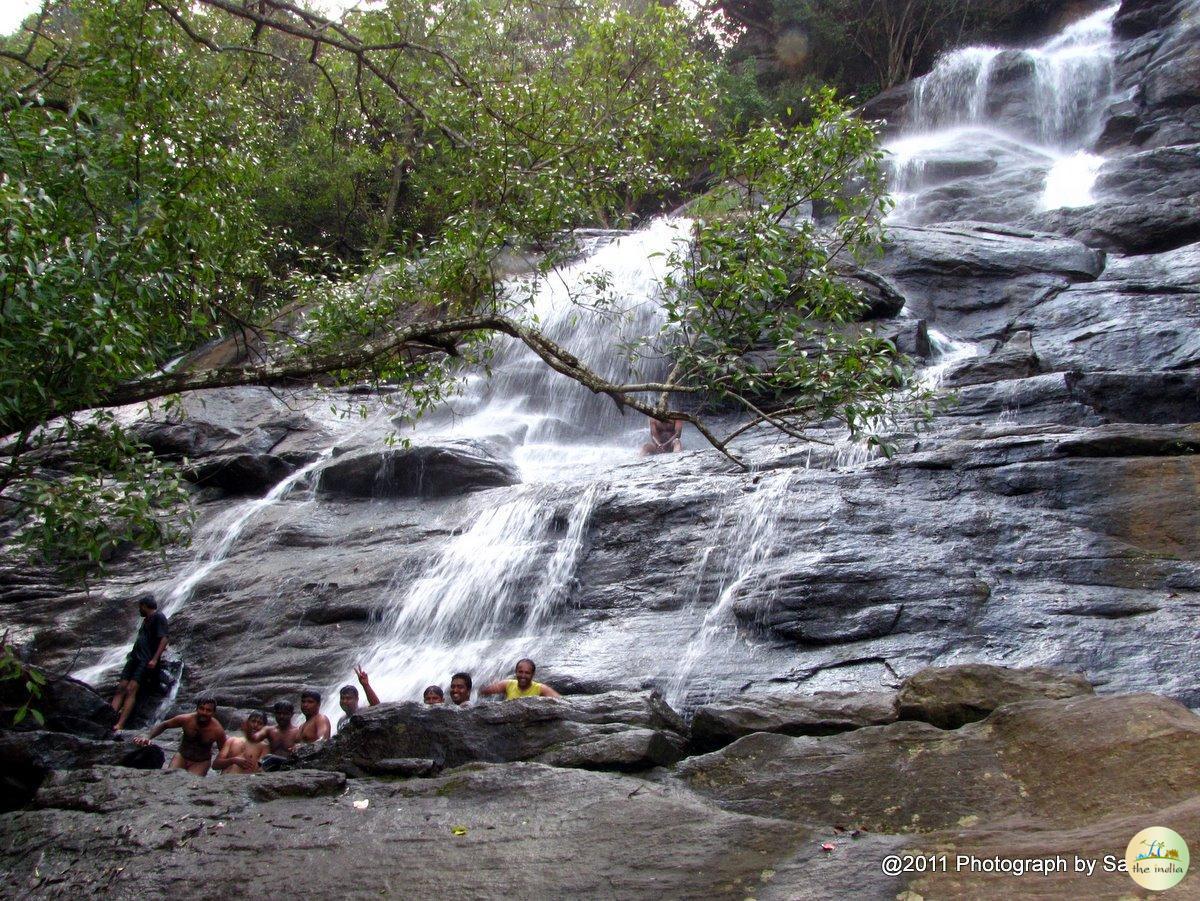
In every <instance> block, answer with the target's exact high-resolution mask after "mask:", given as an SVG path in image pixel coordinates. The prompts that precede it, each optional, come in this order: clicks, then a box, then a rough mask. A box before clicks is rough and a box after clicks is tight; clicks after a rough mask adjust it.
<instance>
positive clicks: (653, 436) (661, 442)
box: [642, 416, 683, 457]
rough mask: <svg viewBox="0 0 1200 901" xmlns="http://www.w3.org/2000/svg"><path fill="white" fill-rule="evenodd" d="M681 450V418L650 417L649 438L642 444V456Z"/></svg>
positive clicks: (672, 452)
mask: <svg viewBox="0 0 1200 901" xmlns="http://www.w3.org/2000/svg"><path fill="white" fill-rule="evenodd" d="M681 450H683V420H682V419H674V420H671V419H655V418H654V417H653V416H651V417H650V440H649V441H648V442H646V443H645V444H643V445H642V456H645V457H648V456H652V455H654V454H674V453H678V452H679V451H681Z"/></svg>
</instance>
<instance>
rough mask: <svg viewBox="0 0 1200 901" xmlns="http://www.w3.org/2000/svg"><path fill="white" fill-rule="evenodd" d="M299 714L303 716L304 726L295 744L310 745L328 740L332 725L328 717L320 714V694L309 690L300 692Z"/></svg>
mask: <svg viewBox="0 0 1200 901" xmlns="http://www.w3.org/2000/svg"><path fill="white" fill-rule="evenodd" d="M300 712H301V713H303V714H304V725H302V726H301V727H300V735H299V737H298V738H297V739H296V744H300V745H311V744H314V743H316V742H319V741H324V740H325V739H327V738H329V736H330V735H331V734H332V732H333V724H332V723H330V722H329V717H327V716H326V715H325V714H323V713H322V712H321V693H320V692H319V691H314V690H313V689H311V688H306V689H304V691H302V692H300Z"/></svg>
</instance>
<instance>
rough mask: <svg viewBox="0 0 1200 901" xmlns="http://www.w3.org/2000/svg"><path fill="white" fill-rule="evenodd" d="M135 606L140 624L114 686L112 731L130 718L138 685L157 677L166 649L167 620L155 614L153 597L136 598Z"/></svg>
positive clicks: (121, 727) (146, 595) (156, 612)
mask: <svg viewBox="0 0 1200 901" xmlns="http://www.w3.org/2000/svg"><path fill="white" fill-rule="evenodd" d="M137 605H138V613H140V614H141V616H142V625H141V628H139V629H138V634H137V638H135V639H134V641H133V648H132V650H130V652H129V656H128V657H126V658H125V668H124V669H123V670H121V681H120V682H118V683H117V693H116V695H114V696H113V699H112V708H113V710H115V711H117V722H116V725H114V726H113V731H114V732H116V731H119V730H121V729H124V728H125V721H126V720H127V719H129V714H130V713H131V712H132V711H133V703H134V701H136V700H137V693H138V688H139V686H141V685H142V684H143V683H145V682H148V681H149V680H150V679H153V678H156V677H157V676H158V664H159V661H160V660H161V659H162V655H163V652H164V651H165V650H166V649H167V618H166V617H165V616H163V615H162V614H161V613H159V612H158V601H156V600H154V595H152V594H149V593H147V594H143V595H139V596H138V598H137Z"/></svg>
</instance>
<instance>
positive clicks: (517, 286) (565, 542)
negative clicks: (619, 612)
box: [325, 218, 690, 717]
mask: <svg viewBox="0 0 1200 901" xmlns="http://www.w3.org/2000/svg"><path fill="white" fill-rule="evenodd" d="M689 229H690V222H689V221H688V220H686V219H671V218H663V219H656V220H654V221H653V222H651V223H650V224H649V225H648V226H647V227H646V228H644V229H641V230H640V231H637V232H634V233H631V234H624V235H620V236H617V237H612V236H607V237H604V238H601V239H600V240H599V241H597V242H594V244H593V248H592V250H593V252H591V253H589V254H587V255H585V256H584V257H583V258H582V259H581V260H580V261H579V262H576V263H574V264H572V265H569V266H566V267H564V268H563V269H561V270H559V271H557V272H554V273H551V274H550V275H549V276H548V277H544V278H541V279H539V280H538V281H537V282H533V281H530V280H529V279H514V280H513V281H512V282H511V283H510V284H509V285H508V287H507V292H508V294H509V296H510V297H511V298H513V301H514V305H517V303H518V301H519V300H520V299H521V298H524V300H525V303H524V304H521V305H517V314H518V315H522V316H525V317H528V318H529V319H530V321H534V322H536V324H537V325H538V327H539V329H540V330H541V331H542V332H543V333H544V334H546V335H547V337H549V338H550V339H551V340H553V341H555V342H558V343H560V344H562V345H563V346H565V347H569V348H570V349H571V351H572V352H573V353H575V354H576V355H577V356H579V357H580V358H581V359H582V360H583V361H584V362H586V363H587V364H588V365H589V366H591V367H592V368H593V369H594V370H595V371H597V372H599V373H600V374H602V375H603V376H605V377H606V378H610V379H613V380H620V381H624V380H627V379H632V380H637V381H643V380H647V379H652V378H654V377H655V376H659V375H662V372H661V360H660V358H659V355H658V350H659V349H658V348H656V347H655V346H654V345H653V338H654V336H657V335H658V334H659V332H660V330H661V327H662V324H663V322H664V318H663V311H662V303H661V291H662V290H663V282H664V277H665V275H666V272H667V267H668V265H669V260H670V256H671V254H672V253H673V252H674V251H675V250H676V248H677V246H678V244H679V243H680V242H686V241H687V240H688V238H689ZM648 338H649V339H650V340H649V341H647V339H648ZM490 369H491V375H490V377H486V378H485V377H483V376H475V377H470V378H468V379H467V380H466V383H465V385H464V388H463V391H462V392H461V395H460V396H459V397H458V398H457V399H455V400H454V401H452V402H450V403H448V404H447V405H446V406H445V407H444V408H443V409H442V410H439V411H435V412H434V413H432V414H431V415H430V416H429V417H427V418H426V419H424V420H422V422H421V423H420V425H419V432H420V438H419V440H421V441H430V440H436V439H437V438H438V437H439V436H443V437H456V438H457V437H466V438H487V439H500V440H501V441H503V442H506V443H511V444H513V445H515V450H514V459H515V461H516V462H517V464H518V466H519V467H520V469H521V474H522V478H523V480H524V481H525V482H526V483H527V485H526V486H525V487H523V488H521V489H517V490H516V491H515V492H513V493H510V494H508V495H506V498H505V500H504V501H503V502H501V503H500V504H499V505H498V506H493V507H488V508H486V509H483V510H481V511H479V512H478V514H477V516H476V518H475V519H474V522H473V523H472V524H471V525H470V526H469V527H468V528H467V529H465V530H464V531H463V532H461V533H460V534H458V535H457V536H455V538H454V539H452V540H451V542H450V543H449V545H448V546H447V547H446V549H445V550H444V552H443V553H442V555H441V556H440V557H439V558H438V559H437V560H436V561H435V562H434V563H433V564H432V565H431V567H430V568H429V570H428V571H427V572H425V573H424V574H422V575H421V576H420V577H418V579H417V580H416V582H414V583H412V584H408V583H407V574H406V573H402V572H398V573H397V574H396V575H395V576H394V577H393V587H392V588H391V589H389V592H390V594H391V597H390V598H389V606H388V610H387V612H386V614H385V615H384V616H383V618H382V619H381V620H380V622H379V623H378V624H377V625H376V627H375V638H374V641H373V643H372V644H371V645H370V646H369V647H368V648H366V649H365V650H364V652H363V655H362V657H361V658H360V659H359V660H357V661H346V670H345V678H343V679H341V680H339V681H338V683H337V684H334V685H331V686H330V687H329V694H328V696H327V701H326V704H325V712H326V713H327V714H328V715H330V716H331V717H333V715H334V714H335V713H336V712H337V691H336V690H337V687H338V685H341V684H342V683H344V682H346V681H352V680H353V676H352V671H351V666H352V665H353V664H355V663H361V664H362V666H363V668H364V669H365V670H366V671H367V672H368V673H369V674H370V676H371V679H372V686H373V687H375V688H376V690H377V691H378V692H379V694H380V696H381V697H382V698H385V699H392V700H395V699H409V698H416V697H419V696H420V692H421V689H422V688H423V687H424V686H425V685H428V684H443V685H444V684H445V683H446V681H447V680H448V679H449V677H450V675H451V674H452V673H453V672H455V671H458V670H465V671H468V672H472V673H473V674H474V675H475V677H476V678H480V677H486V676H488V675H493V676H498V675H500V674H502V673H504V672H507V671H509V670H510V669H511V667H512V665H513V663H514V662H515V661H516V659H517V658H519V657H523V656H527V655H535V654H537V653H538V652H539V650H540V649H546V648H549V647H550V643H551V640H552V638H553V635H554V632H555V618H554V614H555V613H556V612H557V611H558V610H559V608H560V607H561V604H562V602H563V599H564V597H565V595H566V592H567V589H568V588H569V586H570V583H571V580H572V578H573V576H574V569H575V563H576V560H577V558H578V556H579V553H580V550H581V548H582V546H583V543H584V538H585V535H586V527H587V524H588V520H589V517H590V516H591V512H592V509H593V508H594V506H595V504H596V501H597V497H598V494H599V491H600V483H599V482H598V481H597V479H598V475H597V474H598V473H602V472H603V471H604V470H605V469H607V468H608V467H611V466H612V465H613V464H617V463H622V462H628V461H630V460H633V459H635V458H636V454H637V450H638V448H639V447H640V445H641V443H642V441H643V440H644V438H643V435H644V433H645V431H646V423H645V421H644V419H643V417H641V416H621V415H619V414H618V413H617V410H616V408H615V407H614V406H613V404H612V401H611V400H610V399H608V398H606V397H599V396H597V395H595V394H593V393H592V392H590V391H588V390H587V389H586V388H584V387H582V386H581V385H578V384H576V383H574V382H572V381H571V380H570V379H567V378H564V377H563V376H562V375H560V374H558V373H556V372H553V371H552V370H550V369H549V367H547V366H546V365H545V363H544V362H543V361H542V360H541V359H539V358H538V357H537V356H536V355H535V354H534V353H533V352H532V351H531V350H529V349H528V348H527V347H526V346H525V345H523V344H521V343H519V342H516V341H505V342H501V343H500V344H498V346H497V347H496V349H495V352H494V355H493V358H492V361H491V366H490ZM579 482H583V483H585V485H584V486H583V487H582V488H580V487H572V485H573V484H574V483H579ZM489 500H490V498H489ZM568 505H569V506H568ZM565 506H568V511H567V512H566V514H565V518H564V515H563V514H562V513H561V512H560V511H561V510H562V508H564V507H565Z"/></svg>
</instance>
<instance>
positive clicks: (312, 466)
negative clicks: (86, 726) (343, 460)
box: [71, 447, 332, 700]
mask: <svg viewBox="0 0 1200 901" xmlns="http://www.w3.org/2000/svg"><path fill="white" fill-rule="evenodd" d="M331 453H332V447H330V448H328V449H326V450H325V451H324V452H322V453H321V454H320V455H319V456H318V457H317V459H315V460H313V461H312V462H311V463H309V464H308V465H306V466H303V467H301V468H299V469H297V470H296V471H295V472H293V473H292V474H291V475H289V476H288V477H287V478H285V479H283V480H282V481H280V482H279V483H278V484H277V485H275V486H274V487H273V488H272V489H271V490H270V491H269V492H267V494H265V495H264V496H263V497H260V498H254V499H252V500H247V501H243V502H242V503H240V504H237V505H236V506H234V507H232V508H230V509H229V510H227V511H225V512H224V513H223V514H222V515H221V516H218V517H217V518H216V519H214V520H213V521H212V522H211V523H209V524H207V525H206V527H205V528H204V529H203V531H202V533H201V534H200V535H199V536H197V539H196V548H195V552H194V553H193V555H192V557H191V559H190V561H189V562H188V564H187V566H186V567H185V568H184V571H183V572H182V573H180V575H179V576H178V577H177V578H176V579H172V580H171V584H172V588H171V590H170V591H169V592H168V593H167V596H166V598H165V599H160V601H159V611H160V612H162V613H163V614H164V615H165V616H166V617H167V619H168V620H169V619H170V618H171V616H173V615H174V614H175V613H176V612H177V611H178V610H180V609H181V608H182V607H183V605H184V604H186V603H187V602H188V601H189V600H190V599H191V597H192V594H193V593H194V592H195V590H196V587H197V586H198V585H199V584H200V583H201V582H203V581H204V580H205V578H207V577H208V575H209V574H210V573H211V572H212V571H213V570H214V569H216V568H217V567H218V566H220V565H221V564H222V563H223V562H224V561H225V559H226V558H227V557H228V556H229V552H230V551H231V550H232V549H233V547H234V545H235V544H237V541H238V539H239V538H240V537H241V536H242V533H243V532H244V531H245V530H246V527H247V526H248V525H249V524H250V523H251V522H252V521H253V520H254V519H255V517H256V516H257V514H259V513H261V512H262V511H263V510H265V509H266V508H268V507H271V506H273V505H275V504H278V503H280V502H281V501H283V500H284V499H285V498H287V497H288V496H289V495H290V494H291V491H292V489H293V488H295V487H296V486H297V485H299V484H300V483H301V482H304V481H305V480H306V479H307V478H308V476H309V475H310V474H312V473H313V472H314V471H315V470H316V469H318V468H320V467H321V466H322V465H323V464H324V463H325V462H326V461H327V460H328V459H329V456H330V454H331ZM139 625H140V624H139ZM134 635H135V636H136V630H135V632H134ZM132 643H133V637H132V636H131V638H130V639H129V641H127V642H125V643H124V644H120V645H114V646H113V647H110V648H108V649H107V650H105V651H104V653H103V654H102V655H101V657H100V659H99V660H98V661H96V663H94V664H92V665H91V666H85V667H83V668H81V669H78V670H76V671H75V672H73V673H71V675H72V676H73V677H74V678H76V679H80V680H82V681H84V682H87V683H89V684H95V683H96V682H98V681H99V680H101V679H103V678H104V677H105V676H106V675H107V674H108V673H110V672H111V671H112V670H114V669H116V668H117V667H118V666H120V665H121V664H122V663H123V662H124V660H125V657H126V656H127V655H128V653H129V648H130V646H131V645H132ZM178 681H179V680H176V682H175V684H174V685H173V686H172V690H171V696H170V698H168V700H170V699H173V698H174V694H175V692H176V691H177V690H178Z"/></svg>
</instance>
